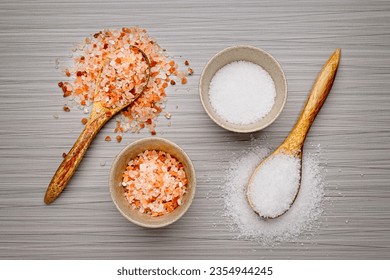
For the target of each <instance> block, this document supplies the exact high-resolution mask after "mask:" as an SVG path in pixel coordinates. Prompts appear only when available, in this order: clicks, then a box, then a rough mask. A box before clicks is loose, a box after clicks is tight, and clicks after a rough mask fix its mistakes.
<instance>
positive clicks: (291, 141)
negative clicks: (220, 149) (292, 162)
mask: <svg viewBox="0 0 390 280" xmlns="http://www.w3.org/2000/svg"><path fill="white" fill-rule="evenodd" d="M340 53H341V50H340V49H337V50H336V51H335V52H334V53H333V54H332V55H331V56H330V58H329V60H328V61H327V62H326V63H325V64H324V66H323V67H322V70H321V72H320V73H319V74H318V76H317V79H316V81H315V82H314V85H313V87H312V89H311V92H310V95H309V97H308V99H307V101H306V104H305V106H304V108H303V110H302V112H301V114H300V116H299V118H298V121H297V122H296V124H295V126H294V128H293V129H292V130H291V132H290V134H289V135H288V136H287V138H286V139H285V140H284V142H283V143H282V144H281V145H280V146H279V148H277V149H276V150H275V151H274V152H273V153H272V154H271V155H270V156H268V157H267V158H266V159H264V160H263V161H262V162H261V163H260V164H259V165H258V166H257V167H256V169H255V171H254V172H253V174H252V175H251V177H250V179H249V183H248V185H247V190H246V195H247V199H248V202H249V204H250V206H251V207H252V209H253V211H255V212H256V213H257V214H258V215H260V216H261V217H262V218H264V219H273V218H277V217H279V216H281V215H283V214H284V213H286V212H287V211H288V210H289V209H290V207H291V206H292V204H293V203H294V201H295V199H296V197H297V195H298V192H299V190H300V185H301V177H302V176H301V175H302V149H303V144H304V142H305V139H306V136H307V133H308V132H309V129H310V127H311V125H312V123H313V122H314V119H315V117H316V116H317V114H318V112H319V111H320V109H321V107H322V105H323V104H324V102H325V100H326V97H327V96H328V94H329V92H330V90H331V88H332V85H333V81H334V78H335V76H336V72H337V68H338V65H339V61H340ZM278 154H285V155H288V156H293V157H296V158H298V159H299V162H300V173H301V174H300V176H299V178H300V179H299V182H298V184H297V186H296V190H295V195H293V196H292V200H291V203H290V204H289V206H288V207H286V208H284V209H281V210H280V211H279V212H278V213H277V214H275V215H272V216H269V215H263V214H262V213H261V212H260V211H259V210H258V209H256V207H255V206H254V203H253V200H252V197H251V188H254V187H255V186H253V181H254V178H255V175H256V174H257V173H258V172H259V170H260V169H261V168H262V167H263V166H264V163H266V162H268V161H270V159H272V158H273V157H275V156H276V155H278ZM280 176H283V174H280ZM276 203H277V202H276ZM282 208H283V207H282Z"/></svg>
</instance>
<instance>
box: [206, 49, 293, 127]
mask: <svg viewBox="0 0 390 280" xmlns="http://www.w3.org/2000/svg"><path fill="white" fill-rule="evenodd" d="M240 48H242V49H251V50H255V51H258V52H260V53H263V54H264V55H266V56H268V57H269V58H270V59H271V60H272V62H273V63H275V65H276V66H277V67H278V68H279V69H280V72H281V74H282V78H283V84H284V88H285V90H284V96H283V101H282V103H281V106H280V109H279V110H278V111H277V112H276V114H275V116H274V117H273V118H272V119H271V120H270V121H269V122H268V123H265V124H264V125H262V126H258V127H254V128H253V129H244V128H235V127H231V126H228V125H225V124H223V123H221V122H219V121H218V120H217V119H216V118H214V116H213V115H212V114H211V112H210V110H209V109H208V107H207V106H206V104H205V100H204V99H203V94H202V85H203V77H204V74H205V72H206V69H207V68H209V67H210V65H211V64H212V63H213V62H214V60H215V59H216V58H218V57H219V56H221V55H223V54H224V53H226V52H229V51H231V50H234V49H240ZM260 66H261V65H260ZM261 67H262V66H261ZM271 77H272V76H271ZM287 86H288V85H287V79H286V75H285V74H284V70H283V68H282V66H281V64H280V63H279V62H278V61H277V60H276V59H275V58H274V57H273V56H272V55H271V54H270V53H269V52H267V51H265V50H263V49H261V48H258V47H254V46H251V45H234V46H230V47H227V48H224V49H223V50H221V51H219V52H218V53H216V54H215V55H213V56H212V57H211V58H210V59H209V60H208V62H207V63H206V65H205V66H204V68H203V70H202V73H201V75H200V78H199V83H198V93H199V97H200V101H201V103H202V106H203V109H204V110H205V111H206V113H207V115H208V116H209V117H210V119H212V120H213V121H214V122H215V123H216V124H217V125H219V126H220V127H222V128H224V129H226V130H229V131H232V132H238V133H252V132H257V131H260V130H263V129H264V128H266V127H268V126H270V125H271V124H272V123H273V122H274V121H276V119H277V118H278V117H279V116H280V114H281V113H282V111H283V109H284V106H285V105H286V102H287V97H288V87H287Z"/></svg>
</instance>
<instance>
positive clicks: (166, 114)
mask: <svg viewBox="0 0 390 280" xmlns="http://www.w3.org/2000/svg"><path fill="white" fill-rule="evenodd" d="M164 117H165V118H167V119H168V120H169V119H170V118H171V113H169V112H166V113H165V114H164Z"/></svg>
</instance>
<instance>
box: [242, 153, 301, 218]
mask: <svg viewBox="0 0 390 280" xmlns="http://www.w3.org/2000/svg"><path fill="white" fill-rule="evenodd" d="M300 179H301V162H300V159H299V158H298V157H294V156H291V155H286V154H277V155H275V156H273V157H271V158H269V159H267V160H266V161H265V162H264V164H263V165H262V166H261V167H260V168H259V169H258V171H257V172H256V173H255V175H254V177H253V181H252V183H251V185H250V192H249V196H250V198H251V201H252V205H253V207H254V209H256V211H257V212H258V213H259V214H261V215H262V216H265V217H277V216H279V215H281V214H283V213H284V212H285V211H286V210H287V209H288V208H290V204H291V203H292V201H293V200H294V197H295V195H296V193H297V191H298V189H299V183H300Z"/></svg>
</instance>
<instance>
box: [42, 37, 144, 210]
mask: <svg viewBox="0 0 390 280" xmlns="http://www.w3.org/2000/svg"><path fill="white" fill-rule="evenodd" d="M129 49H131V51H132V53H133V55H131V57H129V58H128V59H126V58H125V59H123V58H122V60H128V61H131V63H130V65H131V67H130V68H132V69H127V70H129V73H130V74H129V76H130V77H129V78H128V79H127V80H128V81H127V82H128V83H129V84H134V87H133V89H132V90H131V91H129V92H127V93H123V92H120V93H118V90H117V91H116V93H115V90H114V89H113V88H110V86H111V85H115V83H116V79H117V78H116V77H115V73H116V72H115V71H118V70H117V69H115V65H116V64H115V63H117V64H120V63H121V62H122V61H121V59H119V60H118V58H115V59H114V58H113V59H111V60H110V59H107V60H106V61H105V62H104V64H103V66H102V67H101V70H100V72H99V75H98V77H97V78H96V90H95V95H96V96H97V95H98V93H99V91H104V92H110V95H109V96H108V95H107V97H106V98H112V99H114V100H116V101H117V102H115V104H114V105H111V106H108V107H107V105H106V104H107V102H106V100H101V99H100V100H99V98H96V99H94V103H93V106H92V111H91V114H90V117H89V119H88V122H87V123H86V124H85V127H84V130H83V131H82V132H81V134H80V136H79V137H78V138H77V140H76V142H75V143H74V145H73V147H72V148H71V150H70V151H69V152H68V154H67V155H66V157H65V158H64V160H63V161H62V163H61V164H60V166H59V167H58V169H57V171H56V172H55V174H54V176H53V178H52V179H51V182H50V184H49V186H48V188H47V190H46V194H45V198H44V202H45V203H46V204H50V203H52V202H53V201H54V200H56V199H57V197H58V196H59V195H60V194H61V192H62V191H63V190H64V189H65V187H66V185H67V184H68V182H69V180H70V178H71V177H72V176H73V174H74V172H75V171H76V169H77V167H78V165H79V164H80V162H81V160H82V159H83V157H84V155H85V152H86V151H87V149H88V147H89V145H90V144H91V143H92V141H93V139H94V138H95V136H96V135H97V133H98V132H99V131H100V129H101V128H102V127H103V126H104V125H105V124H106V123H107V122H108V121H109V120H110V119H111V118H112V117H113V116H115V115H116V114H117V113H119V112H120V111H122V110H123V109H125V108H127V107H129V106H130V105H132V104H133V103H134V101H136V100H137V98H138V97H139V96H141V94H142V93H143V92H144V90H145V89H146V87H147V85H148V82H149V78H150V71H151V70H150V62H149V59H148V57H147V55H146V54H145V53H144V52H143V51H142V50H141V49H140V48H138V47H136V46H132V45H131V46H130V47H129ZM133 70H134V71H133ZM110 80H112V81H110ZM103 82H104V85H103V86H102V83H103ZM111 87H112V86H111ZM113 92H114V93H115V94H114V93H113Z"/></svg>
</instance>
